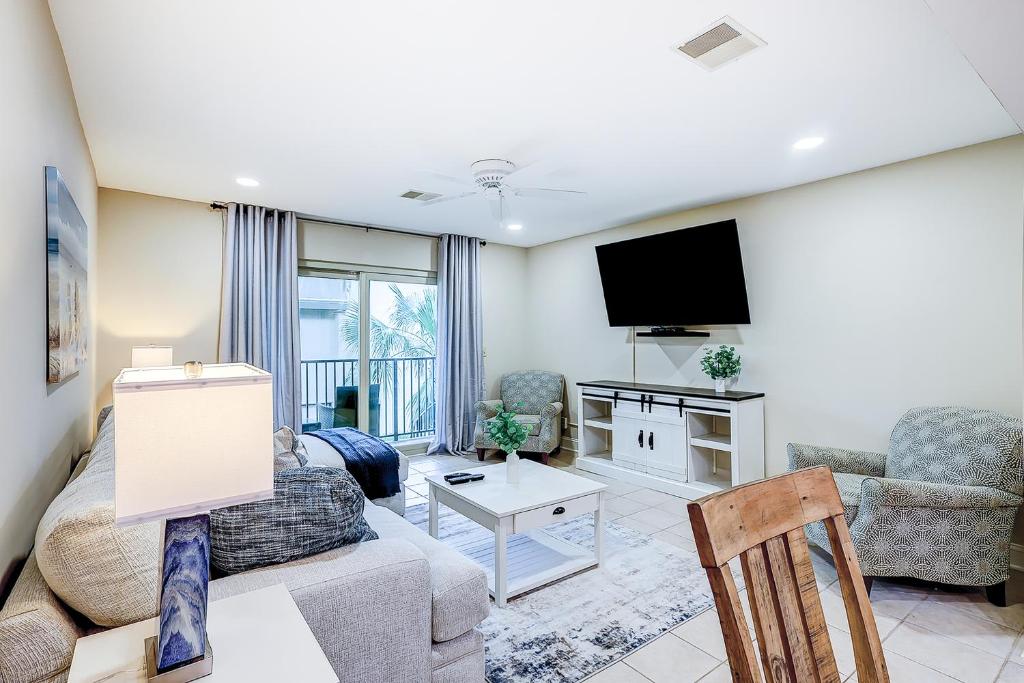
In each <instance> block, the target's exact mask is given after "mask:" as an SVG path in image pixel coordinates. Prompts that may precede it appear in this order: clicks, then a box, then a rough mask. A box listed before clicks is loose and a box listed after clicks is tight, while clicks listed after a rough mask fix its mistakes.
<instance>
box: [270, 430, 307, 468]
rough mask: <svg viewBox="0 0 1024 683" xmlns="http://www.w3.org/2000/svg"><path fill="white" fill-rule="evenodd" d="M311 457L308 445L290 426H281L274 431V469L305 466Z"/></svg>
mask: <svg viewBox="0 0 1024 683" xmlns="http://www.w3.org/2000/svg"><path fill="white" fill-rule="evenodd" d="M308 460H309V458H308V457H307V455H306V447H305V446H304V445H303V444H302V442H301V441H300V440H299V438H298V437H297V436H295V432H293V431H292V430H291V428H290V427H281V428H280V429H278V430H277V431H276V432H274V471H275V472H280V471H281V470H287V469H291V468H293V467H305V466H306V462H307V461H308Z"/></svg>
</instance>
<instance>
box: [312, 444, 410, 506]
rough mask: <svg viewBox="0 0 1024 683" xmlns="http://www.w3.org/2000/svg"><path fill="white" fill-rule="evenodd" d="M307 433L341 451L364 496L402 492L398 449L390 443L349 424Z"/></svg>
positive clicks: (346, 467)
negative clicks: (399, 478)
mask: <svg viewBox="0 0 1024 683" xmlns="http://www.w3.org/2000/svg"><path fill="white" fill-rule="evenodd" d="M306 433H307V434H309V435H310V436H315V437H316V438H318V439H321V440H323V441H326V442H327V443H329V444H331V446H333V447H334V450H336V451H338V453H340V454H341V457H342V458H344V459H345V469H346V470H348V472H349V474H351V475H352V476H353V477H355V480H356V481H358V482H359V485H360V486H361V487H362V488H363V493H364V494H366V497H367V498H369V499H371V500H373V499H374V498H389V497H391V496H393V495H395V494H396V493H399V492H401V490H402V484H401V482H399V480H398V458H399V456H398V451H397V450H395V447H394V446H392V445H391V444H389V443H387V442H385V441H381V440H380V439H378V438H377V437H375V436H370V435H369V434H367V433H366V432H361V431H359V430H358V429H353V428H352V427H341V428H339V429H320V430H317V431H315V432H306Z"/></svg>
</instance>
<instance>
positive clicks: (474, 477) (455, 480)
mask: <svg viewBox="0 0 1024 683" xmlns="http://www.w3.org/2000/svg"><path fill="white" fill-rule="evenodd" d="M460 474H462V476H461V477H452V478H451V479H448V478H447V477H445V479H447V481H448V483H449V484H451V485H452V486H455V485H457V484H465V483H467V482H471V481H480V480H481V479H483V478H484V475H482V474H468V473H460Z"/></svg>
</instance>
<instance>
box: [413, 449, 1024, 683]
mask: <svg viewBox="0 0 1024 683" xmlns="http://www.w3.org/2000/svg"><path fill="white" fill-rule="evenodd" d="M494 462H500V460H492V459H490V458H488V461H487V462H486V463H485V464H492V463H494ZM551 462H552V464H553V465H555V466H558V467H567V468H570V469H571V468H572V465H571V463H569V462H566V461H565V460H564V459H554V460H552V461H551ZM410 464H411V469H410V472H409V480H408V481H407V482H406V485H407V505H418V504H421V503H426V502H427V498H426V495H427V491H426V484H425V483H424V480H423V477H424V475H426V474H430V473H433V472H451V471H455V470H458V469H468V468H470V467H475V466H479V465H480V463H479V462H478V461H477V460H476V459H475V458H472V459H463V458H457V457H453V456H416V457H414V458H412V460H411V463H410ZM579 474H582V475H583V476H588V477H591V478H594V479H597V480H600V481H603V482H605V483H607V484H608V485H609V491H608V496H609V498H608V500H607V503H606V510H607V513H608V518H609V519H611V520H614V521H615V522H616V523H617V524H624V525H626V526H629V527H631V528H633V529H636V530H637V531H641V532H643V533H648V534H651V536H653V537H654V538H657V539H659V540H661V541H663V542H666V543H671V544H672V545H675V546H678V547H680V548H683V549H684V550H688V551H690V552H694V553H696V547H695V546H694V543H693V534H692V532H691V530H690V523H689V520H688V518H687V516H686V509H685V505H686V502H687V501H686V500H684V499H682V498H675V497H673V496H669V495H667V494H664V493H661V492H659V491H652V490H650V489H646V488H642V487H638V486H633V485H631V484H625V483H623V482H618V481H612V480H608V479H605V478H602V477H598V476H595V475H590V474H587V473H583V472H579ZM813 559H814V563H815V571H816V573H817V575H818V586H819V588H820V590H821V600H822V608H823V610H824V612H825V621H826V622H827V623H828V625H829V634H830V636H831V638H832V644H833V648H834V649H835V652H836V661H837V664H838V666H839V671H840V674H841V675H842V676H843V678H844V680H846V681H856V680H857V676H856V673H855V666H854V663H853V648H852V645H851V644H850V636H849V633H848V630H849V627H848V626H847V623H846V612H845V609H844V606H843V601H842V597H841V594H840V592H839V584H838V583H837V582H836V574H835V569H834V568H833V566H832V564H831V562H830V560H829V559H828V555H826V554H825V553H823V552H820V551H817V550H816V549H815V552H814V553H813ZM1020 578H1021V577H1019V576H1016V575H1015V576H1014V577H1013V578H1012V579H1011V582H1010V586H1011V590H1010V601H1011V603H1014V604H1012V605H1011V606H1010V607H1006V608H1002V609H1000V608H997V607H993V606H992V605H990V604H989V603H988V602H987V601H986V600H985V598H984V596H983V595H982V594H981V593H970V592H947V591H942V590H938V589H934V588H923V587H916V586H908V585H903V584H899V583H893V582H889V581H883V580H876V581H875V583H874V587H873V588H872V591H871V603H872V607H873V609H874V613H875V621H876V623H877V625H878V632H879V635H880V636H881V638H882V646H883V648H884V650H885V657H886V663H887V664H888V667H889V676H890V678H891V680H892V682H893V683H922V682H927V683H930V682H932V681H935V682H936V683H940V682H948V681H963V682H964V683H975V682H978V683H993V682H994V681H999V682H1001V683H1002V682H1019V683H1024V635H1022V633H1024V602H1021V601H1020V600H1021V598H1024V595H1017V594H1016V592H1017V590H1018V587H1019V585H1020V584H1021V583H1024V582H1022V581H1020ZM743 606H744V608H747V604H746V598H745V596H744V597H743ZM747 609H748V608H747ZM747 621H748V623H750V616H749V611H748V614H747ZM725 659H726V656H725V646H724V644H723V642H722V635H721V630H720V629H719V625H718V617H717V615H716V614H715V613H714V611H709V612H706V613H704V614H702V615H700V616H697V617H695V618H693V619H691V620H690V621H687V622H686V623H684V624H682V625H680V626H677V627H676V628H675V629H673V630H672V631H670V632H668V633H666V634H664V635H663V636H661V637H660V638H657V639H655V640H653V641H651V642H650V643H648V644H647V645H645V646H644V647H642V648H640V649H639V650H637V651H636V652H633V653H632V654H630V655H629V656H627V657H626V658H625V659H623V660H622V661H620V662H618V663H617V664H614V665H613V666H611V667H609V668H607V669H605V670H604V671H602V672H600V673H598V674H596V675H595V676H592V677H591V678H589V679H587V680H588V682H589V683H688V682H694V681H700V682H701V683H717V682H719V681H722V682H725V681H730V680H731V677H730V674H729V666H728V664H726V663H725Z"/></svg>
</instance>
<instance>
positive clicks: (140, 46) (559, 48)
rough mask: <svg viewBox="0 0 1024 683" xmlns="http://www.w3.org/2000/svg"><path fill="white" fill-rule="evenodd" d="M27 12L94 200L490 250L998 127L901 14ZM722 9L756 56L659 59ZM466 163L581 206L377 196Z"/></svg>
mask: <svg viewBox="0 0 1024 683" xmlns="http://www.w3.org/2000/svg"><path fill="white" fill-rule="evenodd" d="M50 6H51V10H52V13H53V17H54V22H55V24H56V26H57V30H58V32H59V34H60V38H61V42H62V44H63V46H64V52H65V55H66V57H67V61H68V67H69V70H70V73H71V78H72V82H73V84H74V88H75V94H76V97H77V99H78V106H79V111H80V113H81V118H82V123H83V125H84V127H85V132H86V136H87V138H88V140H89V144H90V146H91V148H92V154H93V159H94V162H95V164H96V171H97V174H98V177H99V182H100V184H101V185H103V186H106V187H115V188H121V189H126V190H135V191H139V192H147V193H152V194H158V195H166V196H171V197H181V198H185V199H195V200H201V201H210V200H221V201H243V202H250V203H258V204H264V205H268V206H274V207H280V208H287V209H293V210H296V211H300V212H304V213H309V214H316V215H321V216H328V217H333V218H337V219H343V220H348V221H353V222H359V223H370V224H378V225H385V226H396V227H402V228H407V229H414V230H420V231H429V232H458V233H464V234H473V235H478V236H481V237H485V238H488V239H493V240H495V241H499V242H505V243H508V244H519V245H524V246H526V245H534V244H540V243H544V242H549V241H552V240H556V239H562V238H565V237H569V236H572V235H578V234H582V233H586V232H592V231H595V230H599V229H601V228H605V227H608V226H612V225H617V224H621V223H624V222H628V221H631V220H635V219H638V218H644V217H649V216H653V215H657V214H663V213H667V212H670V211H673V210H678V209H682V208H686V207H692V206H697V205H701V204H708V203H711V202H715V201H720V200H724V199H729V198H734V197H740V196H746V195H750V194H755V193H758V192H763V191H767V190H772V189H777V188H780V187H786V186H791V185H796V184H800V183H804V182H808V181H812V180H817V179H820V178H826V177H830V176H835V175H840V174H843V173H848V172H851V171H856V170H859V169H864V168H869V167H873V166H879V165H882V164H886V163H890V162H894V161H899V160H902V159H908V158H912V157H916V156H921V155H924V154H929V153H933V152H938V151H941V150H945V149H950V148H954V147H960V146H963V145H969V144H972V143H976V142H981V141H984V140H990V139H994V138H999V137H1003V136H1007V135H1011V134H1014V133H1017V132H1019V128H1018V127H1017V125H1016V123H1014V121H1013V119H1012V118H1011V117H1010V116H1009V115H1008V114H1007V113H1006V111H1005V110H1004V109H1003V107H1002V106H1001V105H1000V103H999V101H998V100H997V99H996V98H995V97H994V96H993V95H992V93H991V92H990V91H989V89H988V87H986V85H985V83H984V82H983V81H982V79H981V78H980V77H979V76H978V74H977V73H976V72H975V71H974V69H973V68H972V67H971V65H970V64H969V63H968V61H967V60H966V59H965V58H964V57H963V56H962V54H961V52H960V50H959V49H958V48H957V46H956V45H955V44H954V42H953V41H952V39H951V38H950V37H949V35H948V34H947V32H946V31H945V30H944V29H943V27H942V26H941V25H940V24H939V22H938V20H937V19H936V17H935V15H934V14H933V13H932V11H931V10H930V9H929V7H928V5H927V4H926V3H925V0H858V1H857V2H850V1H848V0H828V1H824V0H774V1H773V2H764V1H763V0H732V1H731V2H721V1H718V0H701V1H700V2H698V1H697V0H690V1H683V0H646V1H645V2H642V3H638V2H625V1H621V2H610V1H605V2H594V1H593V0H589V1H588V0H558V2H552V1H551V0H547V1H545V2H540V1H539V0H521V1H519V2H515V3H498V2H455V1H452V0H447V1H446V0H435V1H434V2H430V3H424V2H422V0H420V1H414V0H402V1H397V0H393V1H384V0H378V1H375V2H359V3H353V2H335V1H333V0H321V1H313V0H293V1H292V2H278V1H269V0H218V1H217V2H208V1H203V2H200V1H199V0H181V1H178V2H161V3H158V2H139V1H138V0H90V1H89V2H82V1H81V0H50ZM725 15H730V16H732V17H734V18H735V19H736V20H738V21H739V22H740V23H741V24H743V25H745V26H746V27H747V28H748V29H749V30H751V31H753V32H754V33H755V34H757V35H759V36H760V37H761V38H762V39H764V40H765V41H766V42H767V47H765V48H762V49H759V50H757V51H755V52H753V53H751V54H749V55H747V56H745V57H743V58H741V59H740V60H739V61H737V62H734V63H732V64H728V65H726V66H725V67H723V68H721V69H720V70H718V71H715V72H710V73H709V72H707V71H704V70H703V69H701V68H700V67H698V66H696V65H694V64H692V63H690V62H689V61H687V60H686V59H684V58H682V57H681V56H679V55H678V54H676V53H674V52H673V50H672V49H671V48H672V46H673V45H674V44H677V43H679V42H682V41H683V40H685V39H688V38H690V37H692V36H693V35H694V34H696V33H698V32H700V31H701V30H702V29H703V28H705V27H707V26H708V25H709V24H711V23H712V22H714V21H715V20H717V19H719V18H721V17H723V16H725ZM811 135H820V136H824V137H825V138H826V142H825V144H824V145H822V146H821V147H819V148H818V149H816V150H813V151H804V152H795V151H794V150H793V149H792V148H791V145H792V143H793V142H794V141H795V140H797V139H799V138H802V137H805V136H811ZM486 157H502V158H506V159H510V160H512V161H513V162H515V163H517V164H520V165H523V164H528V163H531V162H543V163H540V164H537V165H536V166H534V167H532V168H529V169H526V170H524V171H523V172H522V173H521V174H518V175H517V176H516V179H517V180H518V181H519V182H520V183H521V184H524V185H541V186H547V187H563V188H567V189H575V190H584V191H586V192H588V193H589V195H588V197H587V198H586V199H584V200H581V201H577V202H552V201H546V200H542V199H531V200H519V201H518V202H516V203H514V204H513V207H512V209H513V215H514V217H515V218H516V220H518V221H520V222H522V223H523V224H524V226H525V227H524V229H523V230H522V231H521V232H519V233H512V232H509V231H507V230H504V229H502V228H500V227H498V226H496V225H494V222H493V220H492V219H491V217H490V213H489V211H488V209H487V205H486V202H485V200H483V199H482V198H470V199H467V200H463V201H457V202H450V203H445V204H440V205H437V206H429V207H425V206H421V205H419V204H417V203H416V202H415V201H412V200H408V199H401V198H399V196H398V195H399V194H401V193H402V192H404V191H406V190H408V189H410V188H415V189H419V190H427V191H433V192H441V193H454V192H457V191H459V187H458V186H456V185H451V184H448V183H445V182H444V181H440V180H436V179H432V178H431V177H430V176H429V175H426V174H425V173H424V172H423V171H424V170H428V169H433V170H436V171H440V172H442V173H447V174H451V175H460V174H462V175H467V176H468V166H469V164H470V163H471V162H473V161H474V160H476V159H480V158H486ZM552 169H555V170H552ZM238 176H249V177H253V178H257V179H259V180H260V181H261V185H260V186H259V187H258V188H252V189H250V188H243V187H239V186H238V185H237V184H236V183H235V182H234V179H235V178H236V177H238Z"/></svg>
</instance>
